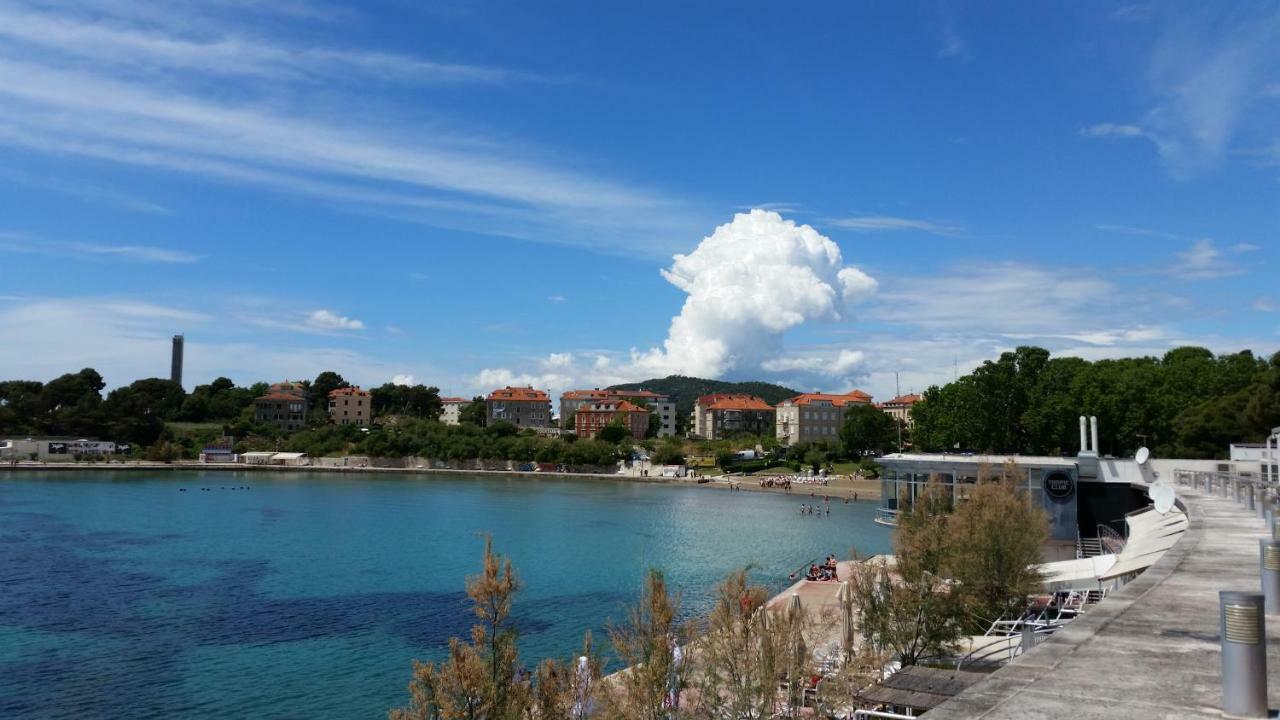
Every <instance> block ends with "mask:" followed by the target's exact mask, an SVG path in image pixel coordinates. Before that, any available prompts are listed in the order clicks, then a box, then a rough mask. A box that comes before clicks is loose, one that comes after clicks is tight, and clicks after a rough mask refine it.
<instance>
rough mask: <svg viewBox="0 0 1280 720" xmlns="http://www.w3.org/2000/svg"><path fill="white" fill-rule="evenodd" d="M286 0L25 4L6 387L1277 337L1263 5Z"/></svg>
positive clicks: (8, 170) (1274, 15) (5, 114)
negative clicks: (99, 379)
mask: <svg viewBox="0 0 1280 720" xmlns="http://www.w3.org/2000/svg"><path fill="white" fill-rule="evenodd" d="M264 5H266V4H263V3H253V2H249V0H214V1H212V2H196V1H195V0H181V1H179V2H172V3H146V2H133V1H131V0H78V1H75V2H72V1H71V0H28V1H27V2H22V3H11V2H8V1H7V0H0V335H2V336H3V337H4V338H6V340H5V342H4V343H3V347H0V377H28V378H35V379H47V378H50V377H53V376H56V375H58V374H60V373H62V372H66V371H69V370H76V369H79V368H80V367H83V366H93V367H96V368H98V369H99V370H100V371H102V372H103V374H104V375H105V376H106V377H107V380H108V382H109V383H110V384H111V385H113V386H114V385H120V384H125V383H127V382H130V381H132V380H133V379H136V378H138V377H146V376H151V375H164V374H165V373H166V372H167V363H168V356H167V347H168V336H169V335H171V334H173V333H175V332H184V333H186V335H187V338H188V340H187V354H188V358H187V367H188V372H187V377H186V384H187V385H188V387H190V386H193V385H195V384H197V383H201V382H207V381H208V380H210V379H212V378H213V377H215V376H217V375H228V376H230V377H232V378H234V379H236V380H237V381H242V382H250V381H253V380H257V379H279V378H283V377H312V376H314V375H315V374H316V373H317V372H318V371H320V370H323V369H334V370H337V371H339V372H341V373H342V374H343V375H345V376H346V377H347V378H348V379H350V380H353V381H355V382H360V383H363V384H366V385H369V384H380V383H382V382H385V381H388V380H391V379H392V378H395V377H400V378H402V379H405V378H409V377H411V378H413V380H414V381H417V382H426V383H429V384H434V385H438V386H439V387H441V388H442V390H443V391H445V392H446V393H450V394H471V393H475V392H481V391H487V390H489V389H492V387H493V386H495V385H501V384H505V383H506V382H518V383H532V384H536V385H539V386H542V387H547V388H549V389H551V390H553V391H557V392H558V391H560V390H564V389H568V388H570V387H574V386H586V387H591V386H599V385H602V384H605V383H611V382H619V381H625V380H637V379H642V378H644V377H650V376H653V375H663V374H667V373H668V372H684V373H686V374H700V375H716V376H720V377H728V378H748V377H749V378H763V379H770V380H776V381H781V382H787V383H790V384H792V385H793V386H796V387H798V388H801V389H805V390H809V389H824V390H840V391H844V390H848V389H849V388H851V387H862V388H864V389H867V390H869V391H870V392H872V393H873V394H875V395H876V396H877V397H880V398H884V397H887V396H889V395H892V394H893V391H894V379H893V373H894V371H898V372H900V375H901V383H902V389H903V391H907V390H912V389H914V390H922V389H924V387H926V386H927V385H929V384H931V383H934V382H939V381H945V380H947V379H950V378H951V377H952V376H953V373H954V372H955V371H956V370H957V369H958V370H959V371H960V372H964V371H965V370H966V369H968V368H971V367H972V366H974V365H975V364H977V363H978V362H981V360H983V359H986V358H989V357H992V356H994V355H995V354H996V353H998V352H999V351H1000V350H1002V349H1005V348H1009V347H1013V346H1014V345H1017V344H1024V343H1035V344H1040V345H1043V346H1046V347H1049V348H1050V349H1052V350H1054V351H1055V352H1058V353H1062V354H1073V355H1080V356H1083V357H1089V358H1097V357H1110V356H1124V355H1135V354H1149V353H1157V354H1158V353H1162V352H1163V351H1164V350H1166V349H1167V348H1169V347H1171V346H1174V345H1179V344H1186V343H1196V344H1203V345H1206V346H1208V347H1211V348H1213V349H1214V350H1216V351H1234V350H1238V349H1241V348H1245V347H1249V348H1253V349H1255V350H1256V351H1259V352H1266V353H1270V352H1273V351H1274V350H1275V349H1276V348H1277V346H1280V315H1277V308H1278V307H1280V291H1277V290H1276V289H1275V282H1274V279H1273V278H1274V277H1275V271H1276V265H1275V262H1276V249H1277V247H1278V246H1280V243H1278V242H1277V239H1276V232H1277V228H1278V226H1280V122H1278V121H1280V8H1277V7H1276V6H1275V5H1274V4H1262V3H1260V4H1256V5H1229V4H1226V3H1222V4H1211V6H1209V7H1202V6H1201V5H1203V4H1177V3H1174V4H1151V5H1147V4H1130V3H1062V4H1049V3H1040V4H1031V3H989V4H981V5H979V4H972V3H969V4H962V3H936V2H933V3H821V4H811V5H809V6H806V7H805V8H804V9H803V10H795V11H792V10H790V9H788V8H784V7H782V6H779V5H777V4H776V3H727V2H726V3H671V4H661V3H643V4H630V5H627V4H622V3H616V4H615V3H606V4H599V3H533V4H531V3H518V2H511V3H470V2H445V3H431V2H423V3H417V2H407V1H403V0H396V1H388V2H381V3H375V2H365V3H360V4H358V5H342V4H338V3H330V2H312V1H311V0H294V1H290V2H281V3H272V4H271V8H270V9H267V8H264V7H263V6H264ZM752 208H756V209H759V210H761V212H757V213H755V214H749V211H750V210H751V209H752ZM769 213H773V214H769ZM805 226H808V227H805ZM676 254H682V255H684V256H686V257H685V258H684V259H683V260H680V259H673V256H674V255H676Z"/></svg>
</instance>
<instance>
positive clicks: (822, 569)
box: [804, 555, 840, 582]
mask: <svg viewBox="0 0 1280 720" xmlns="http://www.w3.org/2000/svg"><path fill="white" fill-rule="evenodd" d="M804 579H805V580H811V581H813V582H839V580H840V576H839V574H838V573H837V572H836V556H835V555H828V556H827V559H826V560H825V561H823V563H822V564H821V565H817V564H814V565H810V566H809V572H808V574H806V575H805V578H804Z"/></svg>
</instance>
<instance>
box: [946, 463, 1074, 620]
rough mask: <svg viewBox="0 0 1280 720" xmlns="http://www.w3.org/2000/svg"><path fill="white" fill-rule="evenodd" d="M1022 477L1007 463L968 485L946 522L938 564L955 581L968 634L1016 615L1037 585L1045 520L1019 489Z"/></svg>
mask: <svg viewBox="0 0 1280 720" xmlns="http://www.w3.org/2000/svg"><path fill="white" fill-rule="evenodd" d="M1026 480H1027V478H1026V472H1025V470H1022V469H1020V468H1018V467H1017V466H1016V465H1014V464H1013V463H1009V464H1008V465H1006V466H1005V467H1003V468H1001V469H1000V471H999V473H998V474H997V475H995V476H994V477H992V478H990V479H988V480H987V481H985V482H982V481H980V482H979V483H978V484H977V485H976V487H974V488H973V489H971V490H970V491H969V497H968V499H967V500H965V501H964V502H962V503H960V504H959V507H957V508H956V509H955V512H954V513H953V514H952V516H951V517H950V519H949V521H948V522H947V529H946V538H947V541H948V543H949V545H950V548H949V549H948V550H947V551H946V561H945V564H944V566H943V568H944V571H945V572H946V573H947V575H948V576H949V577H951V578H954V579H955V580H956V582H957V583H958V587H957V589H956V590H955V595H956V597H957V600H958V602H959V603H960V604H961V606H962V607H963V611H964V615H963V618H964V621H965V622H964V624H965V626H966V627H967V628H968V629H969V630H970V631H972V632H985V631H986V630H987V628H988V627H989V626H990V624H991V623H992V622H994V621H996V620H999V619H1000V618H1003V617H1009V616H1011V615H1014V614H1016V613H1020V612H1021V611H1022V610H1023V609H1024V608H1025V607H1026V603H1027V596H1028V595H1031V594H1032V593H1034V592H1036V591H1038V590H1039V588H1040V586H1041V576H1040V574H1039V571H1038V570H1037V569H1036V565H1038V564H1039V563H1040V562H1041V560H1042V557H1041V548H1042V547H1043V546H1044V543H1045V541H1046V540H1047V539H1048V537H1049V519H1048V515H1047V514H1046V513H1045V511H1044V509H1043V508H1041V507H1040V506H1039V505H1038V504H1036V503H1035V501H1034V499H1033V498H1032V497H1031V495H1030V493H1028V492H1026V491H1025V490H1024V489H1023V488H1025V486H1026Z"/></svg>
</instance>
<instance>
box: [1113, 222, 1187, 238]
mask: <svg viewBox="0 0 1280 720" xmlns="http://www.w3.org/2000/svg"><path fill="white" fill-rule="evenodd" d="M1093 227H1094V228H1095V229H1097V230H1101V231H1103V232H1109V233H1119V234H1121V235H1137V236H1142V237H1158V238H1164V239H1166V240H1176V239H1178V235H1177V234H1175V233H1171V232H1165V231H1164V230H1153V229H1151V228H1144V227H1136V226H1134V225H1116V224H1113V223H1097V224H1095V225H1094V226H1093Z"/></svg>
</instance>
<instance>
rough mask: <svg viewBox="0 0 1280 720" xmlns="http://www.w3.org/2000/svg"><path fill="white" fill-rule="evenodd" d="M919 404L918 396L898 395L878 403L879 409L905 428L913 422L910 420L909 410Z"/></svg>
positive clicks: (913, 422)
mask: <svg viewBox="0 0 1280 720" xmlns="http://www.w3.org/2000/svg"><path fill="white" fill-rule="evenodd" d="M918 402H920V396H919V395H914V394H913V395H899V396H898V397H896V398H894V399H892V400H886V401H885V402H882V403H880V409H881V410H883V411H885V412H886V413H888V414H889V417H891V418H893V419H894V420H897V421H898V422H899V423H901V424H902V425H903V426H905V427H911V426H912V425H914V424H915V421H914V420H912V419H911V408H912V407H914V406H915V404H916V403H918Z"/></svg>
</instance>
